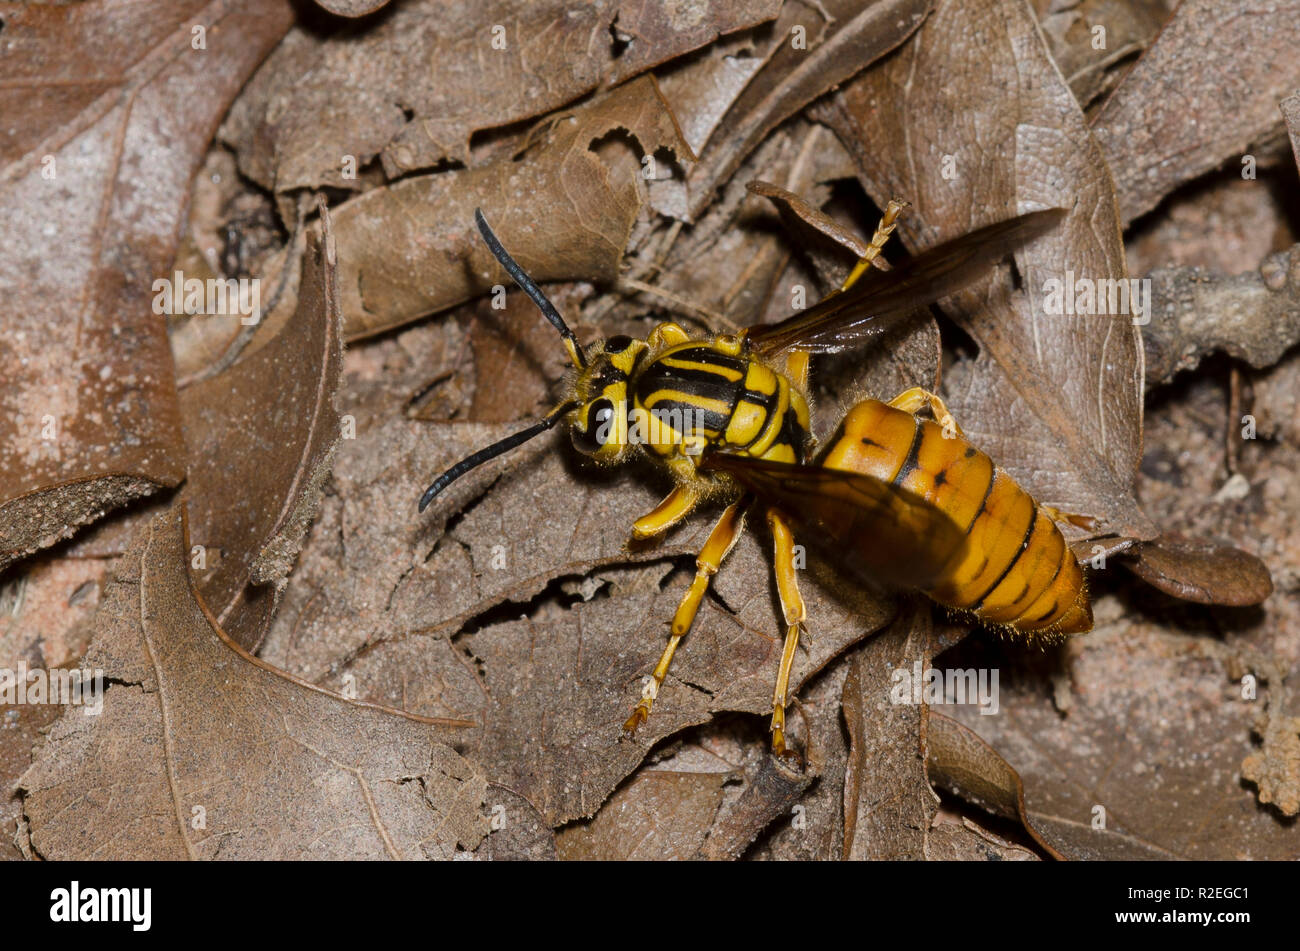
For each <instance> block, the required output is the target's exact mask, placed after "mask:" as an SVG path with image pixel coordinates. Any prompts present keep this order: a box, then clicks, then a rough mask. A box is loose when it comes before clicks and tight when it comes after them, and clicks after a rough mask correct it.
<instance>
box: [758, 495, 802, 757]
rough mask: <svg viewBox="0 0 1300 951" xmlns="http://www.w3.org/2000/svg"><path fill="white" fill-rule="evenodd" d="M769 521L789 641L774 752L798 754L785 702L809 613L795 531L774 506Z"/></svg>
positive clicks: (779, 685)
mask: <svg viewBox="0 0 1300 951" xmlns="http://www.w3.org/2000/svg"><path fill="white" fill-rule="evenodd" d="M767 524H768V527H769V528H770V529H771V530H772V540H773V542H774V543H775V546H776V550H775V552H774V559H775V560H774V563H773V566H772V568H773V571H774V573H775V575H776V591H777V595H778V596H779V597H780V599H781V613H782V614H783V615H784V616H785V644H784V645H783V646H782V649H781V666H780V668H779V669H778V671H777V675H776V690H775V692H774V693H773V695H772V752H773V753H775V754H776V755H778V756H792V757H795V758H798V754H797V753H795V752H794V751H793V750H787V749H786V746H785V705H786V701H787V700H788V694H789V692H790V668H791V666H792V665H793V664H794V652H795V649H796V648H797V647H798V646H799V632H800V631H801V630H802V629H803V624H804V619H805V617H806V614H805V611H804V604H803V597H802V596H801V595H800V594H799V581H798V577H797V576H796V574H795V571H796V569H795V565H794V561H795V557H794V535H793V534H791V532H790V526H789V525H787V524H786V521H785V519H784V518H782V517H781V515H780V514H779V513H778V512H776V511H775V510H774V509H768V511H767Z"/></svg>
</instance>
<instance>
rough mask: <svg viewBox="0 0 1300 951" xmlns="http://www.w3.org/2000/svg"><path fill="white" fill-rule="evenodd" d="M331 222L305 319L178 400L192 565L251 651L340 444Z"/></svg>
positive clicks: (309, 283)
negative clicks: (186, 448)
mask: <svg viewBox="0 0 1300 951" xmlns="http://www.w3.org/2000/svg"><path fill="white" fill-rule="evenodd" d="M323 221H324V225H325V228H324V231H325V233H324V236H323V237H321V238H316V237H314V236H313V238H312V239H311V240H310V241H309V242H308V247H307V251H306V254H305V257H304V261H303V277H302V285H301V288H300V291H299V296H298V307H297V311H296V312H295V314H294V316H293V317H292V318H291V319H290V320H289V322H288V323H287V324H286V325H285V326H284V327H283V328H282V329H281V331H280V333H279V335H278V336H277V337H275V339H274V340H272V341H271V342H270V343H269V344H267V345H266V346H264V347H262V348H261V349H260V350H258V351H257V352H256V353H253V354H251V355H250V356H248V357H247V358H246V359H244V360H242V361H241V362H239V363H237V364H236V365H235V366H233V367H231V368H230V369H228V370H226V371H224V372H223V373H219V374H217V375H216V376H212V377H209V378H208V379H206V380H203V381H202V382H200V383H196V384H195V385H193V386H190V387H187V388H186V389H185V390H184V391H182V393H181V412H182V415H183V418H184V420H185V433H186V436H187V438H188V439H189V440H190V442H191V444H192V445H193V446H194V449H193V458H192V460H191V462H190V477H189V481H188V482H187V484H186V486H185V489H184V491H183V492H182V495H181V497H182V498H183V499H184V500H185V501H186V502H188V503H189V510H190V512H191V523H190V524H191V536H192V540H193V543H194V544H195V545H196V546H200V548H199V549H196V550H195V552H194V553H192V558H191V561H192V562H193V563H194V564H193V567H194V568H195V569H196V570H197V571H198V575H199V577H200V578H201V579H202V580H201V581H200V590H201V591H202V592H203V598H204V600H205V601H206V602H207V603H208V604H209V605H211V607H212V611H213V613H214V614H215V615H216V618H217V621H218V623H219V624H221V625H222V627H223V629H224V630H226V631H227V632H228V633H229V634H230V636H231V637H232V638H234V639H235V641H237V642H238V643H239V644H240V645H241V646H243V647H245V648H248V649H250V650H252V649H255V648H256V646H257V645H258V644H259V643H260V642H261V640H262V637H263V636H264V635H265V633H266V628H267V626H268V625H269V624H270V620H271V616H272V615H273V614H274V612H275V607H276V604H277V603H278V602H279V599H280V595H281V592H282V589H283V587H284V584H285V579H286V578H287V577H288V575H289V572H290V570H291V569H292V568H293V563H294V559H295V558H296V557H297V553H298V549H299V547H300V546H301V544H302V540H303V538H304V537H305V535H306V533H307V530H308V528H309V527H310V525H311V523H312V521H313V520H314V518H315V516H316V509H317V505H318V499H319V497H320V491H321V485H322V483H323V482H324V480H325V479H326V477H327V476H328V475H329V470H330V465H331V460H332V458H333V455H334V450H335V446H336V444H337V442H338V440H339V438H340V422H339V416H338V413H337V411H336V410H335V408H334V394H335V391H336V390H337V389H338V380H339V373H340V370H341V367H342V344H341V342H340V338H341V334H342V324H343V316H342V312H341V311H340V309H339V301H338V288H337V282H336V277H335V271H336V268H337V257H336V252H335V246H334V240H333V236H332V234H331V232H330V227H329V216H328V213H326V214H325V216H324V219H323ZM209 553H210V554H209ZM209 559H211V561H213V562H215V564H212V563H210V561H209Z"/></svg>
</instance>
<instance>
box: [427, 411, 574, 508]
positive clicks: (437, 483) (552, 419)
mask: <svg viewBox="0 0 1300 951" xmlns="http://www.w3.org/2000/svg"><path fill="white" fill-rule="evenodd" d="M579 405H581V404H579V403H578V401H577V400H571V401H569V402H567V403H561V404H560V405H559V406H557V407H555V409H553V410H551V411H550V412H549V413H547V414H546V415H545V416H544V417H542V418H541V419H539V420H538V421H537V422H535V423H533V425H531V426H529V427H528V428H527V429H524V430H520V431H519V432H517V433H515V434H514V435H512V436H507V437H506V438H505V439H502V440H501V441H500V442H495V443H493V444H492V445H490V446H488V447H487V448H486V449H480V450H479V451H478V452H476V453H474V454H473V455H472V456H468V457H466V458H464V459H462V460H461V461H460V462H458V463H456V464H455V465H454V466H452V467H451V468H450V469H448V470H447V471H446V472H444V473H443V474H442V475H440V476H438V478H436V479H434V480H433V484H432V485H430V486H429V487H428V488H427V489H425V490H424V495H422V496H420V511H421V512H423V511H424V510H425V509H426V508H428V507H429V503H430V502H432V501H433V500H434V498H436V497H437V495H438V493H440V492H441V491H442V490H443V489H445V488H447V486H449V485H451V484H452V483H453V482H455V481H456V480H457V479H459V478H460V477H461V476H463V475H464V474H465V473H466V472H469V471H470V470H471V469H476V468H478V467H479V466H481V465H483V463H485V462H487V461H489V460H491V459H495V458H496V457H497V456H499V455H501V454H502V453H506V452H509V451H510V450H511V449H514V448H515V446H521V445H523V444H524V443H526V442H528V440H530V439H532V438H533V437H534V436H538V435H541V434H542V433H544V432H546V431H547V430H548V429H550V428H551V427H552V426H554V425H555V424H556V423H557V422H558V421H559V420H560V419H561V418H562V417H563V416H564V414H565V413H567V412H569V410H571V409H574V408H576V407H577V406H579Z"/></svg>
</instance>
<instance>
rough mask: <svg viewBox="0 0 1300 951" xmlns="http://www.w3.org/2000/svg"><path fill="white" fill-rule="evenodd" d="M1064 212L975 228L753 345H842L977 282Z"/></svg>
mask: <svg viewBox="0 0 1300 951" xmlns="http://www.w3.org/2000/svg"><path fill="white" fill-rule="evenodd" d="M1065 213H1066V212H1065V209H1063V208H1049V209H1046V210H1044V211H1034V212H1030V213H1029V214H1027V215H1020V216H1019V217H1017V218H1010V219H1008V220H1006V221H1000V222H998V223H997V224H993V225H988V226H986V227H983V228H978V229H976V230H975V231H972V232H970V233H969V234H966V235H962V236H961V237H960V238H955V239H953V240H952V241H948V242H945V243H944V244H941V245H939V246H938V247H936V248H931V249H930V250H929V251H926V252H924V253H923V254H919V255H917V256H916V257H914V258H912V259H910V260H908V261H906V262H904V263H903V264H900V265H899V266H898V267H896V268H894V269H893V270H890V271H885V272H874V273H872V274H870V275H869V276H864V277H863V278H862V279H861V280H859V281H858V282H857V283H856V284H854V285H853V286H852V287H851V288H849V289H848V290H847V291H844V292H843V293H833V294H830V295H829V296H827V297H826V298H825V299H823V300H822V301H821V302H819V303H817V304H815V305H813V306H812V307H810V308H809V309H808V310H805V311H803V312H801V313H798V314H795V315H794V316H792V317H787V318H786V319H785V320H782V321H779V322H778V323H775V324H760V325H758V326H756V327H751V328H750V329H749V332H748V339H749V343H750V345H751V346H752V347H754V349H755V350H757V351H758V352H759V353H761V354H765V355H768V356H771V355H774V354H778V353H781V352H782V351H784V350H789V349H791V348H792V347H798V348H800V349H802V350H808V351H810V352H812V353H834V352H836V351H839V350H845V349H847V348H849V347H851V346H853V345H855V344H858V343H861V342H862V341H863V340H865V339H866V338H868V337H873V336H875V335H877V334H879V333H882V332H884V331H885V330H887V329H888V328H889V327H891V326H893V325H894V324H895V323H897V322H898V320H900V319H902V318H904V317H906V316H908V314H910V313H911V312H912V311H914V310H916V309H918V308H921V307H927V306H929V305H930V304H933V303H934V302H935V301H938V300H942V299H943V298H945V297H947V296H948V295H949V294H952V293H954V292H956V291H958V290H961V289H962V288H963V287H965V286H967V285H968V284H972V283H974V282H975V281H977V280H979V278H981V277H983V276H984V274H985V273H986V272H987V271H988V269H989V268H990V267H992V266H993V264H994V263H996V262H997V260H998V259H999V258H1001V257H1002V256H1003V255H1005V254H1006V253H1007V252H1008V251H1011V250H1014V249H1015V248H1018V247H1020V246H1021V245H1022V244H1025V243H1026V242H1028V241H1031V240H1033V239H1034V238H1036V237H1038V236H1039V235H1042V234H1046V233H1047V232H1048V231H1050V230H1051V229H1052V228H1054V227H1055V226H1056V225H1057V223H1058V222H1060V221H1061V219H1062V218H1064V217H1065Z"/></svg>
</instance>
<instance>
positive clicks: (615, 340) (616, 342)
mask: <svg viewBox="0 0 1300 951" xmlns="http://www.w3.org/2000/svg"><path fill="white" fill-rule="evenodd" d="M630 346H632V338H631V337H629V336H627V335H626V334H617V335H615V336H613V337H610V338H609V339H608V340H606V341H605V352H606V353H622V352H623V351H624V350H626V349H627V348H628V347H630Z"/></svg>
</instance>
